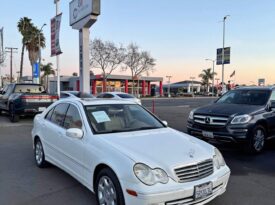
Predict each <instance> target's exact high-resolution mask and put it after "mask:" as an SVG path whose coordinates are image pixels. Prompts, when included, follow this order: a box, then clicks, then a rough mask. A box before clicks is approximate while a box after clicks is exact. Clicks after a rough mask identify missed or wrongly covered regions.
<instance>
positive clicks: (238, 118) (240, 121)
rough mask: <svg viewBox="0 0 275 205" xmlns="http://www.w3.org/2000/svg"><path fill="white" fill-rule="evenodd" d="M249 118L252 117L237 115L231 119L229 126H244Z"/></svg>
mask: <svg viewBox="0 0 275 205" xmlns="http://www.w3.org/2000/svg"><path fill="white" fill-rule="evenodd" d="M251 118H252V117H251V116H250V115H238V116H236V117H234V118H233V120H232V121H231V124H245V123H248V122H249V121H250V120H251Z"/></svg>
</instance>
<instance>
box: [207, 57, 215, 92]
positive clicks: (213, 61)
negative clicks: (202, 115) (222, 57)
mask: <svg viewBox="0 0 275 205" xmlns="http://www.w3.org/2000/svg"><path fill="white" fill-rule="evenodd" d="M205 60H206V61H211V62H212V63H213V79H212V96H214V94H215V92H214V84H215V82H214V80H215V79H214V77H215V61H216V60H212V59H209V58H207V59H205Z"/></svg>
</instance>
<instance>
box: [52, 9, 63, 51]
mask: <svg viewBox="0 0 275 205" xmlns="http://www.w3.org/2000/svg"><path fill="white" fill-rule="evenodd" d="M61 17H62V14H59V15H57V16H55V17H54V18H52V19H51V56H56V55H59V54H61V53H62V51H61V48H60V43H59V33H60V24H61Z"/></svg>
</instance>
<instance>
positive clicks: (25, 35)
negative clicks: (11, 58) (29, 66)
mask: <svg viewBox="0 0 275 205" xmlns="http://www.w3.org/2000/svg"><path fill="white" fill-rule="evenodd" d="M31 21H32V20H31V19H29V18H28V17H23V18H21V19H20V20H19V21H18V23H17V29H18V31H19V32H20V33H21V35H22V51H21V61H20V78H22V75H23V63H24V53H25V47H26V43H27V42H28V41H29V40H30V39H31V35H30V34H31V30H32V29H33V24H32V22H31Z"/></svg>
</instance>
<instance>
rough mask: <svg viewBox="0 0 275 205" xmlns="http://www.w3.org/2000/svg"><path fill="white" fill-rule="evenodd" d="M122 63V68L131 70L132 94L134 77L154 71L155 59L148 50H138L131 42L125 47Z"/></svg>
mask: <svg viewBox="0 0 275 205" xmlns="http://www.w3.org/2000/svg"><path fill="white" fill-rule="evenodd" d="M124 64H125V66H124V67H123V68H122V70H124V71H126V70H128V69H129V70H130V71H131V76H132V81H133V87H132V94H134V89H135V86H134V84H135V83H134V81H135V79H136V78H138V79H139V77H140V76H141V75H142V74H143V73H147V75H149V72H152V71H154V66H155V65H156V60H155V59H154V58H152V57H151V55H150V53H149V52H148V51H140V49H139V47H138V46H137V45H135V44H133V43H131V44H130V45H129V46H128V47H127V51H126V57H125V60H124Z"/></svg>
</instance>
